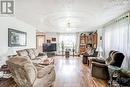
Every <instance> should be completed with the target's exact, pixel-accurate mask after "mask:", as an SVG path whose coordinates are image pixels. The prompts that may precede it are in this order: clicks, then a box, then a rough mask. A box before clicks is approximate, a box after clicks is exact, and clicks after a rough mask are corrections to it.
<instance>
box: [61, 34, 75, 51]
mask: <svg viewBox="0 0 130 87" xmlns="http://www.w3.org/2000/svg"><path fill="white" fill-rule="evenodd" d="M62 43H63V44H64V50H65V49H71V50H72V49H73V48H75V45H76V34H60V35H59V44H62ZM61 50H62V47H61V46H60V51H61Z"/></svg>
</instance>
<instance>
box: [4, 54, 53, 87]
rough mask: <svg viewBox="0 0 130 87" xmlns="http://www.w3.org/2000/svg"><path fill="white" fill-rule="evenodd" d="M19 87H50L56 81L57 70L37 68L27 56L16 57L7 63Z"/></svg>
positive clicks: (49, 66) (46, 67) (43, 67)
mask: <svg viewBox="0 0 130 87" xmlns="http://www.w3.org/2000/svg"><path fill="white" fill-rule="evenodd" d="M6 62H7V65H8V66H9V69H10V71H11V73H12V77H13V78H14V80H15V82H16V83H17V85H18V87H50V86H51V85H53V83H54V81H55V69H54V66H53V65H52V64H50V65H48V66H43V65H41V66H35V65H34V63H33V62H32V60H31V59H30V58H28V57H27V56H15V57H13V58H9V60H7V61H6Z"/></svg>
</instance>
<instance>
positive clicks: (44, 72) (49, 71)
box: [37, 65, 54, 78]
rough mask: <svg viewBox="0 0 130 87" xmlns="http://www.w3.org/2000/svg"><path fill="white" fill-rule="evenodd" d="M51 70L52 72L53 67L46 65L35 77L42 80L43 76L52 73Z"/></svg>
mask: <svg viewBox="0 0 130 87" xmlns="http://www.w3.org/2000/svg"><path fill="white" fill-rule="evenodd" d="M52 70H54V66H53V65H48V66H46V67H44V68H42V69H40V70H38V72H37V77H38V78H42V77H43V76H45V75H47V74H49V73H51V72H52Z"/></svg>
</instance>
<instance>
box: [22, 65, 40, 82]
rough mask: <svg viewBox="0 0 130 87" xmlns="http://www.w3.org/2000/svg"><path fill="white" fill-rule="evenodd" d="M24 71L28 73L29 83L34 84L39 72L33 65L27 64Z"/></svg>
mask: <svg viewBox="0 0 130 87" xmlns="http://www.w3.org/2000/svg"><path fill="white" fill-rule="evenodd" d="M24 69H25V71H26V76H27V79H28V81H29V82H30V83H31V84H33V83H34V81H35V80H36V77H37V76H36V75H37V70H36V68H35V66H34V65H33V64H31V63H26V64H24Z"/></svg>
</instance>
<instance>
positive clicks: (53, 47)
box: [43, 43, 57, 52]
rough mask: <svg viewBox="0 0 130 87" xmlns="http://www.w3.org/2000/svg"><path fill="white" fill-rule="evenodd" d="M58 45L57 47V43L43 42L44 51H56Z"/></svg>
mask: <svg viewBox="0 0 130 87" xmlns="http://www.w3.org/2000/svg"><path fill="white" fill-rule="evenodd" d="M56 50H57V47H56V43H44V44H43V52H52V51H56Z"/></svg>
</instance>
